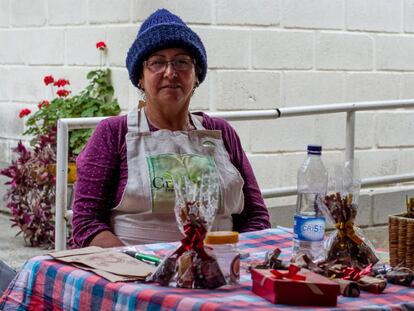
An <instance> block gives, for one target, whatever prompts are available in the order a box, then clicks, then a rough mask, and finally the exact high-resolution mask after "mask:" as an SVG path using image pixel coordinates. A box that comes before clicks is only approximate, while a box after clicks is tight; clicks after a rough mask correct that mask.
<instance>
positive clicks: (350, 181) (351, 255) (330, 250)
mask: <svg viewBox="0 0 414 311" xmlns="http://www.w3.org/2000/svg"><path fill="white" fill-rule="evenodd" d="M360 185H361V183H360V180H359V174H358V169H357V163H356V162H348V163H346V164H345V166H344V167H335V170H334V172H333V174H332V173H331V174H330V177H329V183H328V190H329V193H328V195H326V196H325V199H324V214H325V216H326V217H327V219H328V220H330V222H331V223H332V224H333V225H334V226H335V229H336V230H334V231H333V232H332V233H331V234H330V235H329V237H328V239H327V240H326V241H325V247H324V248H325V250H326V258H325V259H326V261H328V262H338V263H341V264H344V265H347V266H351V267H358V268H360V269H362V268H365V267H366V266H368V265H369V264H375V263H376V262H377V261H378V257H377V255H376V254H375V251H374V247H373V245H372V244H371V242H370V241H369V240H368V239H366V238H365V237H364V234H363V232H362V230H361V229H359V228H357V227H356V226H355V225H354V223H355V218H356V215H357V211H358V200H359V191H360Z"/></svg>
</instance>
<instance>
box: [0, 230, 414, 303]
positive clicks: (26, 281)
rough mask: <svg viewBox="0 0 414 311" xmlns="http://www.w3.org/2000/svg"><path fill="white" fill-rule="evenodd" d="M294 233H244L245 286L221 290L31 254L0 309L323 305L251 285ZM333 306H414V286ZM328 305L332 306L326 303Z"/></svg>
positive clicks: (159, 248)
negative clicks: (259, 292)
mask: <svg viewBox="0 0 414 311" xmlns="http://www.w3.org/2000/svg"><path fill="white" fill-rule="evenodd" d="M291 240H292V237H291V234H290V233H288V232H287V231H285V230H283V229H269V230H263V231H259V232H251V233H244V234H242V235H241V242H240V249H241V250H242V251H243V252H248V253H250V257H249V258H247V259H244V260H243V262H242V268H241V269H242V271H241V283H240V285H239V286H224V287H221V288H219V289H217V290H200V289H195V290H188V289H180V288H172V287H161V286H158V285H155V284H143V283H111V282H108V281H106V280H105V279H103V278H101V277H99V276H97V275H95V274H93V273H90V272H87V271H83V270H79V269H76V268H74V267H72V266H70V265H66V264H62V263H59V262H57V261H55V260H51V257H49V256H39V257H35V258H33V259H30V260H29V261H28V262H27V263H26V264H25V266H24V267H23V269H22V271H21V272H20V273H19V274H18V275H17V277H16V278H15V279H14V280H13V282H12V283H11V284H10V286H9V288H8V290H7V291H6V292H5V295H4V296H3V297H2V299H1V300H0V310H185V311H188V310H240V309H243V310H249V311H250V310H269V309H272V310H285V309H293V308H295V309H300V310H318V309H322V308H315V307H313V308H309V307H292V306H287V305H273V304H271V303H269V302H268V301H267V300H265V299H263V298H261V297H259V296H256V295H255V294H254V293H253V292H252V291H251V279H250V274H248V273H247V272H246V267H247V265H248V264H249V263H250V262H252V261H261V260H262V259H263V256H264V253H265V251H266V250H269V249H274V248H275V247H279V248H281V249H282V257H283V258H284V259H286V260H288V258H290V254H291ZM177 245H178V244H176V243H159V244H151V245H141V246H137V247H136V248H137V249H139V250H141V251H153V252H155V253H157V254H159V255H165V254H167V253H168V252H170V251H171V250H173V249H175V247H176V246H177ZM338 298H339V299H338V306H337V307H336V308H331V310H392V311H395V310H414V287H411V288H407V287H403V286H397V285H391V284H389V285H388V286H387V288H386V289H385V291H384V293H383V294H380V295H375V294H369V293H366V292H361V296H360V297H359V298H346V297H342V296H339V297H338ZM325 309H326V308H325Z"/></svg>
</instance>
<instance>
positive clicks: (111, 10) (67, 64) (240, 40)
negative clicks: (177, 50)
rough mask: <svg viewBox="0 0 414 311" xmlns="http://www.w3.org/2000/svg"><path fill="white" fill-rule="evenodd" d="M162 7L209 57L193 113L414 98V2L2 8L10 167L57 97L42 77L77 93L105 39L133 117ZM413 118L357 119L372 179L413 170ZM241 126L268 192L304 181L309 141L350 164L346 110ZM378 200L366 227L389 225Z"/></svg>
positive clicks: (76, 3) (124, 1) (5, 1)
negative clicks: (133, 49)
mask: <svg viewBox="0 0 414 311" xmlns="http://www.w3.org/2000/svg"><path fill="white" fill-rule="evenodd" d="M161 7H165V8H167V9H170V10H172V11H173V12H175V13H177V14H178V15H179V16H181V18H182V19H183V20H184V21H186V22H187V23H188V24H189V25H190V26H191V27H192V28H193V29H194V30H195V31H196V32H197V33H198V34H199V35H200V37H201V38H202V40H203V42H204V43H205V46H206V49H207V53H208V63H209V72H208V76H207V79H206V80H205V82H204V83H203V84H202V85H201V86H200V88H198V89H197V90H196V93H195V95H194V97H193V100H192V103H191V109H193V110H238V109H243V110H244V109H272V108H276V107H293V106H308V105H315V104H323V105H329V104H332V103H340V102H350V101H352V102H354V101H369V100H387V99H408V98H414V88H413V85H414V57H413V55H414V0H366V1H360V0H307V1H301V0H256V1H249V0H239V1H231V0H205V1H194V0H152V1H144V0H89V1H83V0H18V1H11V0H0V115H1V121H2V122H0V147H2V148H1V149H2V152H1V153H0V163H7V162H9V161H10V158H11V153H10V152H8V151H7V150H6V151H5V149H10V148H11V147H12V146H14V145H15V144H16V141H17V139H19V138H21V133H22V131H23V121H22V120H20V119H18V118H17V114H18V112H19V110H20V109H21V108H24V107H30V108H32V109H34V110H36V109H37V108H36V104H37V102H38V101H40V100H42V99H44V98H49V99H50V98H51V96H52V94H51V92H50V89H49V88H46V87H45V86H44V85H43V82H42V79H43V76H44V75H46V74H52V75H54V76H55V77H57V78H60V77H64V78H68V79H69V80H70V81H71V86H70V90H71V91H72V92H73V93H74V94H76V93H77V92H79V91H80V90H81V89H82V88H83V87H84V86H85V85H86V83H87V81H86V78H85V75H86V73H87V72H88V71H89V70H91V69H93V68H96V67H97V66H99V64H100V54H99V52H98V51H97V50H96V48H95V43H96V42H98V41H101V40H103V41H105V42H106V43H107V45H108V51H107V52H106V55H105V57H104V63H105V65H107V66H109V67H110V68H111V69H112V80H113V84H114V87H115V94H116V96H117V97H118V100H119V103H120V105H121V107H122V109H123V110H124V111H126V110H128V109H129V108H131V107H132V106H133V105H135V104H136V102H137V101H138V100H139V98H140V93H139V91H138V90H137V89H136V88H135V87H133V86H132V85H131V83H130V82H129V78H128V73H127V71H126V69H125V54H126V52H127V51H128V49H129V47H130V45H131V42H132V40H134V38H135V37H136V34H137V31H138V29H139V26H140V24H141V23H142V21H143V20H144V19H145V18H146V17H147V16H148V15H149V14H150V13H151V12H153V11H154V10H156V9H158V8H161ZM413 118H414V115H413V110H412V109H411V110H388V111H380V112H376V111H365V112H358V113H357V115H356V133H357V136H356V139H355V146H356V148H357V150H356V156H357V157H359V159H360V166H361V176H362V177H370V176H381V175H387V174H397V173H409V172H413V169H414V138H413V137H414V136H413V135H412V133H413V132H414V125H413V124H414V122H413V121H412V120H413ZM232 124H233V125H234V127H235V128H236V130H237V131H238V133H239V135H240V137H241V140H242V143H243V147H244V148H245V150H246V151H247V152H248V154H249V156H250V159H251V162H252V165H253V167H254V169H255V171H256V174H257V178H258V181H259V184H260V186H262V187H264V188H269V187H279V186H293V185H295V184H296V170H297V168H298V167H299V165H300V163H301V162H302V161H303V159H304V157H305V153H304V151H305V148H306V145H307V144H308V143H320V144H322V145H323V148H324V155H323V158H324V161H325V163H327V165H332V164H333V163H335V162H339V161H342V160H343V151H344V146H345V114H344V113H336V114H330V115H321V116H306V117H292V118H281V119H278V120H274V121H271V120H266V121H247V122H233V123H232ZM395 196H398V195H395ZM394 199H395V198H394ZM390 200H393V199H390ZM378 201H379V199H378V200H376V199H375V198H374V197H371V199H367V200H366V202H365V201H364V202H365V203H364V204H365V205H366V206H367V207H366V208H365V207H364V212H363V214H364V216H363V218H364V219H362V220H361V223H362V224H363V225H371V224H376V225H377V224H383V222H384V221H385V218H386V217H385V215H386V213H387V211H388V210H387V209H386V208H385V207H384V208H382V207H381V208H380V211H378V212H375V209H376V207H375V205H376V204H377V203H376V202H378ZM394 201H395V200H394ZM268 202H272V203H271V204H273V202H276V203H275V204H282V203H283V202H285V203H286V202H290V199H289V198H288V199H282V200H279V199H278V200H269V201H268ZM281 202H282V203H281ZM365 205H364V206H365ZM371 208H372V210H371ZM390 211H392V209H391V210H390ZM278 219H284V218H283V217H282V218H279V217H274V218H273V223H277V221H278ZM286 219H287V218H286Z"/></svg>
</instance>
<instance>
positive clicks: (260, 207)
mask: <svg viewBox="0 0 414 311" xmlns="http://www.w3.org/2000/svg"><path fill="white" fill-rule="evenodd" d="M203 117H204V118H203V120H205V121H203V125H204V126H205V127H206V128H209V129H216V130H221V132H222V137H223V141H224V145H225V147H226V150H227V152H228V153H229V156H230V160H231V162H232V163H233V165H234V166H235V167H236V168H237V169H238V170H239V172H240V175H241V176H242V178H243V180H244V186H243V194H244V209H243V211H242V212H241V214H233V229H234V230H235V231H238V232H247V231H255V230H263V229H267V228H270V220H269V212H268V210H267V208H266V205H265V203H264V200H263V196H262V194H261V192H260V188H259V185H258V184H257V180H256V177H255V175H254V173H253V169H252V166H251V165H250V162H249V160H248V158H247V156H246V153H245V152H244V150H243V147H242V145H241V142H240V138H239V136H238V135H237V133H236V131H235V130H234V129H233V127H231V125H230V124H229V123H228V122H227V121H225V120H223V119H218V118H211V117H208V116H206V115H205V114H204V115H203Z"/></svg>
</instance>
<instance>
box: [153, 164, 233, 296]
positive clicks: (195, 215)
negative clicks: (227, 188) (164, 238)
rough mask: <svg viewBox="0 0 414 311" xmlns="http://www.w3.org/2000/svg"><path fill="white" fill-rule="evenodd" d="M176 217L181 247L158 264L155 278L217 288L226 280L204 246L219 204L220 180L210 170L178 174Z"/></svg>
mask: <svg viewBox="0 0 414 311" xmlns="http://www.w3.org/2000/svg"><path fill="white" fill-rule="evenodd" d="M173 181H174V189H175V194H176V199H175V208H174V211H175V216H176V220H177V224H178V227H179V229H180V231H181V232H182V233H183V234H184V236H185V237H184V238H183V239H182V240H181V245H180V247H179V248H178V249H177V250H175V251H174V252H173V253H172V254H170V255H169V256H167V257H166V258H165V259H164V260H163V261H162V262H161V264H160V265H159V266H158V268H157V270H156V271H155V273H154V275H153V276H152V280H153V281H155V282H158V283H160V284H161V285H165V286H167V285H169V284H170V283H171V282H175V284H176V285H177V286H178V287H184V288H209V289H213V288H217V287H220V286H222V285H225V284H226V280H225V278H224V276H223V273H222V272H221V270H220V267H219V265H218V263H217V260H216V258H215V257H214V256H211V255H209V254H207V252H206V251H205V249H204V242H203V241H204V238H205V236H206V234H207V232H208V231H209V230H210V228H211V226H212V224H213V222H214V219H215V216H216V213H217V209H218V203H219V194H220V191H219V180H218V175H217V173H216V172H215V171H213V170H209V171H208V172H207V173H204V174H202V175H201V176H199V177H197V178H193V179H192V180H190V179H189V177H188V176H182V177H175V178H173Z"/></svg>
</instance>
